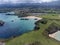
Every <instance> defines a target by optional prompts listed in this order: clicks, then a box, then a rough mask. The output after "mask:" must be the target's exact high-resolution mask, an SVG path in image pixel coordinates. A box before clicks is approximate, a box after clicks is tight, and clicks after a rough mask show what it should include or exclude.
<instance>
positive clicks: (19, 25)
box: [0, 13, 36, 39]
mask: <svg viewBox="0 0 60 45" xmlns="http://www.w3.org/2000/svg"><path fill="white" fill-rule="evenodd" d="M20 19H21V18H18V16H14V15H5V14H4V13H0V20H3V21H4V22H5V24H4V26H0V38H5V39H6V38H10V37H13V36H18V35H21V34H23V33H25V32H29V31H32V30H33V29H34V27H35V24H34V23H35V22H36V20H34V19H29V20H20ZM12 20H13V21H12Z"/></svg>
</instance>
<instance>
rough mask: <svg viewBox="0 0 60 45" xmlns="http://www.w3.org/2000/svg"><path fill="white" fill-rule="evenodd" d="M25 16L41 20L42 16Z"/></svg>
mask: <svg viewBox="0 0 60 45" xmlns="http://www.w3.org/2000/svg"><path fill="white" fill-rule="evenodd" d="M25 18H28V19H37V20H41V19H42V18H40V17H36V16H27V17H25Z"/></svg>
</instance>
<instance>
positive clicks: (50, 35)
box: [49, 31, 60, 39]
mask: <svg viewBox="0 0 60 45" xmlns="http://www.w3.org/2000/svg"><path fill="white" fill-rule="evenodd" d="M58 32H60V31H57V32H55V33H53V34H49V37H51V38H54V39H55V37H56V33H58Z"/></svg>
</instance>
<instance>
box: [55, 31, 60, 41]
mask: <svg viewBox="0 0 60 45" xmlns="http://www.w3.org/2000/svg"><path fill="white" fill-rule="evenodd" d="M55 39H56V40H58V41H60V31H58V32H56V36H55Z"/></svg>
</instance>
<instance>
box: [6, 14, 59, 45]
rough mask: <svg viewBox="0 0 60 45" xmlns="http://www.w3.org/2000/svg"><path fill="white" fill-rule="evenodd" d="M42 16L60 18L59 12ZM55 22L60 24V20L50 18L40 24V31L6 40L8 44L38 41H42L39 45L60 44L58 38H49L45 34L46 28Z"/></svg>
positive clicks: (21, 44) (15, 44) (25, 44)
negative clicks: (45, 22)
mask: <svg viewBox="0 0 60 45" xmlns="http://www.w3.org/2000/svg"><path fill="white" fill-rule="evenodd" d="M40 17H42V18H47V19H60V17H59V15H58V14H47V15H42V16H40ZM53 22H55V23H57V24H60V21H56V20H48V23H47V24H39V26H40V29H39V30H38V31H32V32H28V33H25V34H23V35H21V36H18V37H16V38H14V39H11V40H9V41H7V42H6V45H29V44H31V43H34V42H36V41H38V42H40V44H39V45H60V42H58V41H57V40H55V39H52V38H49V37H47V36H46V35H44V34H43V32H44V31H45V29H46V28H48V26H49V25H50V24H51V23H53ZM37 45H38V44H37Z"/></svg>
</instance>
